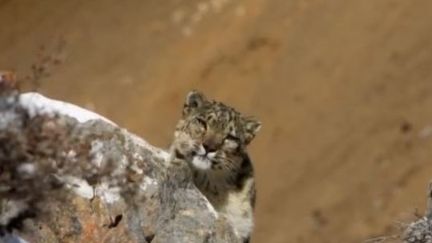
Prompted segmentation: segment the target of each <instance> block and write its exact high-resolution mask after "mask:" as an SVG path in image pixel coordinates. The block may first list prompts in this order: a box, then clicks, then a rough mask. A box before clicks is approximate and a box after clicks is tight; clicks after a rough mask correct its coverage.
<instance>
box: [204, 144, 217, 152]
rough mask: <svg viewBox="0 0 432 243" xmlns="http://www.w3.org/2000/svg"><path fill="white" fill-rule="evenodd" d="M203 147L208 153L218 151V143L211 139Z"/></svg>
mask: <svg viewBox="0 0 432 243" xmlns="http://www.w3.org/2000/svg"><path fill="white" fill-rule="evenodd" d="M203 147H204V149H205V151H206V154H208V153H213V152H216V150H217V148H216V144H215V143H213V142H211V141H206V142H204V143H203Z"/></svg>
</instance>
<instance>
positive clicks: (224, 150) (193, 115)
mask: <svg viewBox="0 0 432 243" xmlns="http://www.w3.org/2000/svg"><path fill="white" fill-rule="evenodd" d="M260 127H261V123H260V122H259V121H257V120H256V119H254V118H251V117H245V116H243V115H242V114H240V113H239V112H238V111H236V110H235V109H234V108H232V107H230V106H227V105H225V104H223V103H221V102H217V101H213V100H208V99H207V98H205V97H204V95H202V94H201V93H199V92H197V91H191V92H190V93H189V94H188V95H187V98H186V102H185V104H184V108H183V114H182V118H181V119H180V121H179V122H178V123H177V126H176V130H175V133H174V141H173V143H172V145H171V149H170V151H171V154H172V157H173V159H180V160H184V161H186V162H187V163H188V164H189V165H190V168H191V169H192V172H193V177H194V178H193V179H194V182H195V185H196V186H197V188H198V189H199V190H200V191H201V192H202V193H203V194H204V195H205V196H206V197H207V199H208V200H209V201H210V203H211V204H212V205H213V206H214V208H215V209H216V210H217V211H218V212H219V213H220V214H221V215H224V216H225V217H226V218H227V219H228V221H229V222H231V224H232V225H233V228H234V229H235V231H236V233H237V234H238V235H239V236H240V237H242V238H243V240H244V242H247V241H248V240H249V238H250V234H251V232H252V228H253V208H254V205H255V193H256V192H255V181H254V173H253V166H252V163H251V160H250V159H249V156H248V153H247V150H246V148H247V145H248V144H249V143H250V142H251V141H252V140H253V138H254V137H255V135H256V133H257V132H258V130H259V129H260Z"/></svg>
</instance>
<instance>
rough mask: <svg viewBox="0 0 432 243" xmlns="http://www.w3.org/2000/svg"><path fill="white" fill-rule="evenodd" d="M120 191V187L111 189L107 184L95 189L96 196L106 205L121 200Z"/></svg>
mask: <svg viewBox="0 0 432 243" xmlns="http://www.w3.org/2000/svg"><path fill="white" fill-rule="evenodd" d="M120 191H121V188H120V187H117V186H116V187H110V186H109V185H108V184H107V183H101V184H99V185H97V186H96V189H95V193H96V196H99V197H100V198H101V199H102V201H104V202H106V203H115V202H117V201H118V200H120V199H121V196H120Z"/></svg>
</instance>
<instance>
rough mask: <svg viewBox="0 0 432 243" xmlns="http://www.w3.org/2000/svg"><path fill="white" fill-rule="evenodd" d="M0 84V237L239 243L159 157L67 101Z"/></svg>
mask: <svg viewBox="0 0 432 243" xmlns="http://www.w3.org/2000/svg"><path fill="white" fill-rule="evenodd" d="M0 82H1V80H0ZM0 88H2V89H3V90H0V235H1V240H0V241H3V242H86V243H90V242H98V243H99V242H173V243H174V242H179V243H180V242H188V243H190V242H239V240H238V239H237V237H236V236H235V234H234V233H233V230H232V228H231V226H230V225H229V224H228V223H227V222H226V221H225V219H224V218H223V217H218V214H217V213H216V211H215V210H214V209H213V207H212V206H211V204H209V202H208V201H207V200H206V198H205V197H203V195H202V194H201V193H200V192H199V191H198V190H197V189H196V188H195V186H194V185H193V183H192V181H191V175H190V171H189V169H188V167H187V165H184V164H174V165H172V164H170V163H168V159H169V158H168V157H169V156H168V154H167V152H166V151H164V150H162V149H159V148H156V147H153V146H151V145H150V144H148V143H147V142H146V141H144V140H143V139H141V138H139V137H137V136H136V135H133V134H131V133H130V132H128V131H127V130H125V129H123V128H120V127H118V126H117V125H116V124H114V123H113V122H111V121H109V120H108V119H106V118H103V117H101V116H99V115H97V114H95V113H92V112H90V111H88V110H85V109H82V108H80V107H77V106H75V105H72V104H68V103H64V102H60V101H55V100H52V99H48V98H45V97H44V96H42V95H40V94H37V93H24V94H20V93H18V92H17V91H16V90H13V89H4V87H1V85H0ZM149 117H151V114H149ZM149 119H150V118H149Z"/></svg>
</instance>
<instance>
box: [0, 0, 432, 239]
mask: <svg viewBox="0 0 432 243" xmlns="http://www.w3.org/2000/svg"><path fill="white" fill-rule="evenodd" d="M431 9H432V1H429V0H418V1H406V0H382V1H376V0H363V1H345V0H334V1H324V0H292V1H286V0H271V1H269V0H237V1H233V0H202V1H195V0H189V1H185V0H166V1H163V3H161V1H155V0H147V1H139V0H130V1H121V2H119V1H114V0H105V1H101V0H94V1H84V0H76V1H55V0H45V1H8V0H0V22H1V23H2V28H1V31H0V53H1V55H0V67H1V68H2V69H6V68H9V69H16V70H17V71H19V72H20V73H22V72H26V71H27V70H28V69H29V68H28V67H29V66H30V65H31V63H32V60H33V59H34V58H35V50H37V49H38V47H39V46H40V45H42V44H47V45H50V44H51V43H52V42H53V40H55V39H56V38H57V37H58V36H62V37H63V38H64V39H65V40H66V42H67V47H66V49H65V50H66V55H67V59H66V62H65V63H64V64H63V65H61V66H60V67H58V68H56V69H55V71H54V72H53V75H52V76H51V77H50V78H48V79H46V80H44V81H43V83H42V84H41V91H42V92H43V93H45V94H47V95H49V96H51V97H55V98H61V99H64V100H68V101H71V102H75V103H77V104H80V105H83V106H87V107H89V108H91V109H95V110H96V111H97V112H99V113H102V114H104V115H106V116H108V117H110V119H112V120H114V121H116V122H117V123H119V124H121V125H122V126H124V127H127V128H129V129H130V130H131V131H134V132H136V133H138V134H140V135H142V136H144V137H145V138H146V139H147V140H149V141H150V142H151V143H153V144H156V145H159V146H166V145H167V144H168V143H169V141H170V138H171V133H172V131H173V126H174V124H175V121H176V119H177V118H178V116H179V111H180V107H181V103H182V101H183V96H184V95H185V93H186V92H187V90H189V89H191V88H197V89H201V90H203V91H204V92H205V93H207V94H208V95H209V96H211V97H214V98H217V99H220V100H223V101H226V102H227V103H229V104H232V105H233V106H235V107H237V108H238V109H240V110H241V111H244V112H245V113H249V114H253V115H256V116H258V117H259V118H261V119H262V120H263V123H264V128H263V130H262V132H261V134H260V135H259V136H258V137H257V139H256V140H255V141H254V143H253V145H252V147H251V148H250V150H251V154H252V157H253V159H254V162H255V166H256V169H257V180H258V190H259V195H258V208H257V227H256V231H255V235H254V242H271V243H282V242H335V243H339V242H361V241H362V240H365V239H368V238H370V237H374V236H378V235H389V234H392V229H393V226H396V223H395V222H397V221H404V220H406V219H407V218H409V216H412V215H413V212H414V211H415V209H416V208H419V209H420V210H422V209H423V207H424V202H423V195H424V192H425V189H426V184H427V182H428V180H429V179H430V178H431V177H432V175H431V174H432V173H430V171H431V169H432V163H430V160H431V158H432V136H431V135H432V112H431V107H432V69H431V67H432V32H431V23H432V15H431V14H430V10H431Z"/></svg>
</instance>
